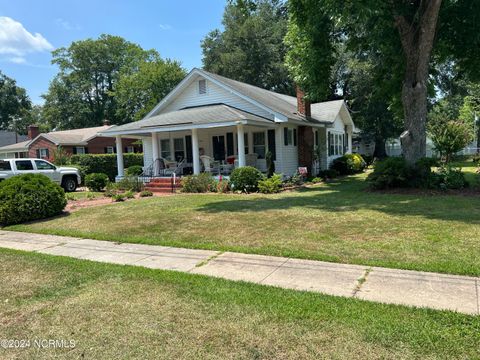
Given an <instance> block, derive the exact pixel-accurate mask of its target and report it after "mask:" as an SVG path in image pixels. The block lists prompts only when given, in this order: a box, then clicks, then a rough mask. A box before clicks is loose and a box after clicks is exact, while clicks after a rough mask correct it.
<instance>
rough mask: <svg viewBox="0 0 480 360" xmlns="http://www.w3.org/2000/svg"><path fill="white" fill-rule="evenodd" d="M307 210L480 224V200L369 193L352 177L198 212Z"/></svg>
mask: <svg viewBox="0 0 480 360" xmlns="http://www.w3.org/2000/svg"><path fill="white" fill-rule="evenodd" d="M296 207H301V208H307V209H312V210H322V211H327V212H332V214H334V213H336V212H355V211H359V210H373V211H379V212H383V213H386V214H389V215H394V216H420V217H423V218H429V219H436V220H446V221H460V222H464V223H468V224H480V201H478V200H474V199H471V198H468V197H463V196H448V195H437V196H432V195H426V194H425V195H422V194H415V195H409V194H407V195H405V194H388V193H379V192H369V191H367V186H366V183H365V181H364V180H362V179H360V178H357V177H349V178H345V179H342V180H339V181H335V182H331V183H327V184H324V185H322V186H319V187H313V188H302V189H300V190H297V191H295V192H294V193H293V194H289V195H286V196H275V195H265V196H264V197H255V198H250V197H245V198H244V199H229V200H224V201H215V202H209V203H207V204H205V205H203V206H202V207H200V208H199V209H198V211H203V212H207V213H220V212H232V213H240V212H245V213H246V212H262V211H268V210H287V209H290V208H296Z"/></svg>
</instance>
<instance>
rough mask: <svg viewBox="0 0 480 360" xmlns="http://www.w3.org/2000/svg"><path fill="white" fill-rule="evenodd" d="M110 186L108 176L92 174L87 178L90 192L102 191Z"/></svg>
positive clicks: (86, 183)
mask: <svg viewBox="0 0 480 360" xmlns="http://www.w3.org/2000/svg"><path fill="white" fill-rule="evenodd" d="M107 184H108V176H107V174H102V173H92V174H88V175H87V176H85V186H86V187H88V189H89V190H90V191H102V190H103V189H105V187H106V186H107Z"/></svg>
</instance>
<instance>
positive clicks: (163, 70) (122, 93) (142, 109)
mask: <svg viewBox="0 0 480 360" xmlns="http://www.w3.org/2000/svg"><path fill="white" fill-rule="evenodd" d="M185 75H186V72H185V70H184V69H183V68H182V67H181V66H180V63H179V62H177V61H172V60H169V59H167V60H163V59H161V58H160V56H157V55H156V56H155V57H154V59H153V60H151V61H144V62H141V63H140V64H139V67H138V71H136V72H133V73H131V74H126V75H124V76H122V77H120V79H119V81H118V84H117V86H116V89H115V98H116V102H117V112H116V116H117V117H118V118H120V119H132V120H140V119H141V118H143V117H144V116H145V115H147V114H148V112H149V111H150V110H152V108H153V107H154V106H155V105H157V104H158V102H160V100H161V99H163V98H164V97H165V96H166V95H167V94H168V93H169V92H170V91H171V90H172V89H173V88H174V87H175V86H176V85H177V84H178V83H179V82H180V81H181V80H182V79H183V78H184V77H185Z"/></svg>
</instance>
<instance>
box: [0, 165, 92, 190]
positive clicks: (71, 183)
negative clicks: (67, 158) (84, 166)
mask: <svg viewBox="0 0 480 360" xmlns="http://www.w3.org/2000/svg"><path fill="white" fill-rule="evenodd" d="M29 173H33V174H42V175H45V176H47V177H48V178H50V179H51V180H52V181H53V182H55V183H57V184H59V185H61V186H62V187H63V189H64V190H65V191H68V192H71V191H75V190H76V189H77V186H78V185H79V184H80V183H81V182H82V179H81V177H80V172H79V171H78V169H75V168H71V167H57V166H55V165H53V164H52V163H49V162H48V161H46V160H42V159H4V160H0V181H2V180H5V179H8V178H10V177H12V176H15V175H22V174H29Z"/></svg>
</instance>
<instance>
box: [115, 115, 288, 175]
mask: <svg viewBox="0 0 480 360" xmlns="http://www.w3.org/2000/svg"><path fill="white" fill-rule="evenodd" d="M277 133H279V131H278V130H276V129H275V128H274V126H273V124H272V125H270V124H255V125H253V124H252V125H247V124H242V123H238V124H234V125H231V126H218V127H215V126H209V127H202V128H198V127H195V128H192V129H188V130H176V131H175V130H168V131H154V132H152V133H151V134H150V136H148V137H147V136H143V137H142V142H143V149H144V174H143V175H144V176H145V177H148V178H160V177H171V176H172V175H174V174H175V175H176V176H183V175H190V174H199V173H201V172H208V173H211V174H212V175H214V176H215V175H217V176H218V175H224V176H228V175H229V174H230V173H231V172H232V171H233V170H234V169H235V168H237V167H242V166H253V167H256V168H257V169H259V170H260V171H262V172H265V171H266V170H267V162H266V153H267V151H270V152H271V153H272V157H273V159H274V161H275V160H276V155H277V146H276V143H277V141H276V137H278V136H281V134H277ZM116 143H117V163H118V164H117V165H118V169H119V171H118V176H119V177H123V176H124V166H123V154H122V149H123V146H122V137H121V136H117V137H116Z"/></svg>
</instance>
